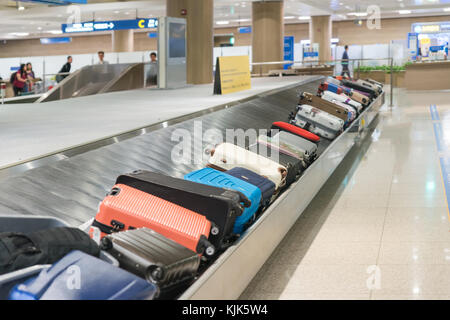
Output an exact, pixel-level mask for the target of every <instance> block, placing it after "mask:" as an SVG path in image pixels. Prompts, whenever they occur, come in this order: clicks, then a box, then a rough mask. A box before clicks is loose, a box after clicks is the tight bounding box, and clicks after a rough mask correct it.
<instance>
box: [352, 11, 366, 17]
mask: <svg viewBox="0 0 450 320" xmlns="http://www.w3.org/2000/svg"><path fill="white" fill-rule="evenodd" d="M347 15H349V16H356V17H366V16H367V15H368V13H367V12H349V13H347Z"/></svg>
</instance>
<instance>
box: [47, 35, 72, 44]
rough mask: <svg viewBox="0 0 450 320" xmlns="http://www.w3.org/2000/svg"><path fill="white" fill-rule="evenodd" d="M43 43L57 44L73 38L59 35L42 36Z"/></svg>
mask: <svg viewBox="0 0 450 320" xmlns="http://www.w3.org/2000/svg"><path fill="white" fill-rule="evenodd" d="M40 40H41V43H42V44H56V43H69V42H71V41H72V38H69V37H58V38H41V39H40Z"/></svg>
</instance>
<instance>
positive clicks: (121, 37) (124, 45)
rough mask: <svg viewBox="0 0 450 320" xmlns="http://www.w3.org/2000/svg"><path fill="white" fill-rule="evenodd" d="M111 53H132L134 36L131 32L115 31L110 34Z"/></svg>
mask: <svg viewBox="0 0 450 320" xmlns="http://www.w3.org/2000/svg"><path fill="white" fill-rule="evenodd" d="M112 51H113V52H133V51H134V34H133V30H132V29H130V30H116V31H113V34H112Z"/></svg>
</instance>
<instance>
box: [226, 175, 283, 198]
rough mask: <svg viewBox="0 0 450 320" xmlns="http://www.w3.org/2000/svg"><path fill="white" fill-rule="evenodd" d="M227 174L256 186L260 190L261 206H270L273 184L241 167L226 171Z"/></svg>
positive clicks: (273, 190) (273, 189)
mask: <svg viewBox="0 0 450 320" xmlns="http://www.w3.org/2000/svg"><path fill="white" fill-rule="evenodd" d="M227 174H229V175H230V176H233V177H236V178H239V179H241V180H244V181H247V182H248V183H251V184H253V185H254V186H257V187H258V188H259V189H260V190H261V194H262V200H261V206H262V207H267V206H268V205H269V204H270V201H271V199H272V196H273V194H274V193H275V183H273V182H272V181H271V180H269V179H267V178H265V177H263V176H261V175H259V174H257V173H256V172H253V171H251V170H248V169H245V168H241V167H235V168H233V169H231V170H228V171H227Z"/></svg>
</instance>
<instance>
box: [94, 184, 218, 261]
mask: <svg viewBox="0 0 450 320" xmlns="http://www.w3.org/2000/svg"><path fill="white" fill-rule="evenodd" d="M92 227H97V228H99V229H100V231H101V237H104V236H106V235H107V234H110V233H112V232H117V231H124V230H130V229H137V228H148V229H151V230H153V231H155V232H158V233H159V234H161V235H163V236H165V237H166V238H168V239H171V240H173V241H175V242H177V243H179V244H181V245H183V246H184V247H186V248H188V249H191V250H192V251H194V252H197V253H199V254H202V253H203V252H205V253H206V254H207V255H212V254H214V252H215V248H214V246H213V245H212V244H211V243H210V242H209V241H208V237H209V234H210V231H211V227H212V224H211V222H210V221H209V220H207V219H206V218H205V216H203V215H200V214H198V213H196V212H194V211H191V210H189V209H186V208H184V207H181V206H179V205H176V204H174V203H172V202H169V201H166V200H164V199H161V198H158V197H156V196H154V195H152V194H149V193H146V192H143V191H140V190H138V189H135V188H132V187H129V186H127V185H124V184H116V185H115V186H114V187H113V188H112V190H111V192H110V193H109V194H108V195H107V196H106V198H105V199H104V200H103V201H102V202H101V204H100V206H99V211H98V213H97V215H96V217H95V220H94V223H93V224H92Z"/></svg>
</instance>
